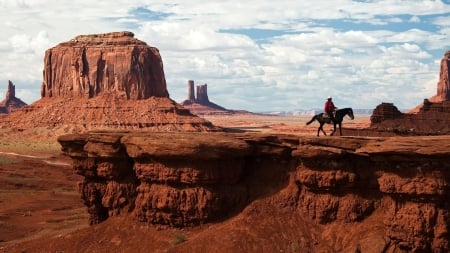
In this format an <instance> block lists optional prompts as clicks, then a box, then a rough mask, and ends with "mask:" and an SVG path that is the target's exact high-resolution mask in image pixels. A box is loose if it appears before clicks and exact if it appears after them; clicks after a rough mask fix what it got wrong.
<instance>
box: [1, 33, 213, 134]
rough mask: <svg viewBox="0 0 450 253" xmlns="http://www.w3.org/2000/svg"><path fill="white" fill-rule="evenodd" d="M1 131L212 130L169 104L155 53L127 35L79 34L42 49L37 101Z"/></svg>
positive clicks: (9, 119)
mask: <svg viewBox="0 0 450 253" xmlns="http://www.w3.org/2000/svg"><path fill="white" fill-rule="evenodd" d="M1 127H2V128H13V129H17V130H20V131H21V132H23V131H24V130H27V129H38V128H44V129H53V130H55V131H57V130H61V129H63V130H61V132H83V131H88V130H94V129H97V130H108V129H146V130H151V131H179V130H184V131H211V130H216V129H217V128H216V127H214V126H213V125H212V124H211V123H210V122H208V121H206V120H204V119H202V118H199V117H197V116H194V115H192V114H191V113H190V112H189V110H187V109H185V108H183V107H182V106H180V105H179V104H177V103H176V102H175V101H173V100H172V99H170V97H169V93H168V91H167V88H166V80H165V76H164V70H163V62H162V59H161V55H160V53H159V50H158V49H157V48H155V47H150V46H148V45H147V44H146V43H145V42H143V41H140V40H138V39H136V38H134V34H133V33H131V32H113V33H106V34H93V35H79V36H76V37H75V38H73V39H71V40H70V41H67V42H63V43H60V44H59V45H57V46H55V47H53V48H50V49H48V50H47V51H46V52H45V59H44V70H43V81H42V85H41V99H39V100H38V101H36V102H34V103H32V104H31V105H29V106H26V107H24V108H22V109H21V110H18V111H16V112H15V113H12V114H10V115H9V116H7V117H5V118H3V119H2V121H1ZM34 132H36V131H34Z"/></svg>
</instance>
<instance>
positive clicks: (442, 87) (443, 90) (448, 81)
mask: <svg viewBox="0 0 450 253" xmlns="http://www.w3.org/2000/svg"><path fill="white" fill-rule="evenodd" d="M449 65H450V51H446V52H445V54H444V58H442V60H441V70H440V72H439V81H438V84H437V94H436V95H435V96H434V97H432V98H430V101H431V102H443V101H449V100H450V72H449Z"/></svg>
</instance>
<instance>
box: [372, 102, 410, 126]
mask: <svg viewBox="0 0 450 253" xmlns="http://www.w3.org/2000/svg"><path fill="white" fill-rule="evenodd" d="M402 116H403V113H401V112H400V111H399V110H398V109H397V107H396V106H395V105H394V104H393V103H381V104H379V105H378V106H377V107H376V108H375V109H374V110H373V112H372V115H371V116H370V122H371V123H372V124H375V123H380V122H382V121H385V120H391V119H398V118H401V117H402Z"/></svg>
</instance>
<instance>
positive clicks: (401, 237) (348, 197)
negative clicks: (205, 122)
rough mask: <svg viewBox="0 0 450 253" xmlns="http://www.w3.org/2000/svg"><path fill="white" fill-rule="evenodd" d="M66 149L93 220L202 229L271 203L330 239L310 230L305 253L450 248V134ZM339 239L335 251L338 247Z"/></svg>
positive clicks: (108, 143) (156, 139)
mask: <svg viewBox="0 0 450 253" xmlns="http://www.w3.org/2000/svg"><path fill="white" fill-rule="evenodd" d="M418 138H419V139H418ZM161 140H163V141H161ZM59 142H60V144H61V145H62V147H63V152H64V153H65V154H66V155H69V156H71V157H72V159H73V161H74V169H75V171H76V172H77V173H78V174H81V175H84V176H85V180H84V182H83V183H82V184H81V189H80V190H81V192H82V198H83V199H84V200H85V203H86V205H87V206H88V210H89V212H90V214H91V222H93V223H95V222H99V221H101V220H103V219H106V218H108V217H109V216H114V215H119V214H122V213H132V214H133V215H134V216H135V217H137V218H138V219H139V220H140V221H142V222H145V223H152V224H164V225H169V226H177V227H178V226H181V227H184V226H193V225H200V224H204V223H207V222H212V221H216V220H223V219H226V218H228V217H229V216H230V215H232V214H234V213H237V212H240V211H242V210H243V208H244V207H245V206H246V205H249V204H250V203H252V202H257V200H258V199H260V198H263V199H267V196H268V195H271V196H277V197H273V198H272V197H271V198H269V200H267V201H266V202H264V203H266V204H267V205H270V206H273V207H276V206H278V207H279V208H282V209H283V210H284V211H283V215H288V216H289V217H291V218H292V220H298V221H302V223H299V224H297V227H302V226H303V222H309V223H310V224H311V225H310V227H312V226H316V228H317V231H327V232H326V233H325V234H323V235H322V232H317V233H316V234H314V235H312V234H311V235H309V234H304V233H303V232H302V240H303V241H302V244H301V245H302V246H304V248H302V250H305V252H358V251H359V252H366V250H369V249H370V250H372V251H368V252H405V251H408V252H447V251H449V250H450V238H449V237H448V233H449V227H450V223H449V220H448V215H449V214H450V208H449V206H448V205H447V204H446V200H447V199H448V196H449V187H448V185H449V183H450V182H449V180H448V179H449V178H450V174H449V173H450V164H449V163H448V161H447V160H448V156H449V155H450V148H449V146H448V143H449V142H450V137H448V136H439V137H400V138H399V137H391V138H375V139H374V138H340V139H336V138H332V137H330V138H326V137H321V138H306V139H298V137H295V136H281V135H280V136H271V135H262V134H224V133H212V134H211V133H195V134H194V133H191V134H185V133H109V134H108V133H90V134H84V135H66V136H61V137H60V138H59ZM418 143H420V145H417V144H418ZM119 160H120V161H123V162H122V163H121V164H120V165H116V163H117V162H118V161H119ZM260 208H262V209H265V208H266V209H267V207H262V206H260ZM246 209H247V208H246ZM261 211H262V210H261ZM246 212H253V213H255V217H258V218H257V219H258V221H260V222H262V223H261V224H270V222H269V221H268V220H267V219H270V220H277V216H270V217H267V216H261V217H259V216H258V215H257V214H258V213H259V212H260V209H258V208H256V207H255V205H252V207H251V208H249V210H246ZM299 217H302V218H299ZM280 219H281V220H286V219H283V218H282V217H280ZM289 220H291V219H289ZM239 222H246V220H245V219H240V220H239ZM267 222H269V223H267ZM258 224H259V223H258ZM286 225H287V224H286ZM290 225H292V226H295V224H290ZM212 226H213V225H212ZM262 226H263V225H262ZM344 226H345V227H351V228H352V234H353V235H358V236H349V234H347V232H346V231H343V230H342V227H344ZM240 228H241V229H250V231H251V228H243V227H240ZM303 231H305V230H303ZM308 238H309V239H308ZM258 239H260V238H258ZM331 240H334V241H336V242H339V243H338V244H335V248H331V249H330V248H329V247H330V244H329V242H330V241H331ZM230 243H232V242H230ZM272 246H273V245H272ZM266 247H271V246H266ZM336 247H337V248H336ZM268 249H272V250H268ZM363 249H366V250H363ZM274 250H276V248H275V247H272V248H266V251H267V252H273V251H274ZM219 251H220V250H219ZM194 252H195V251H194Z"/></svg>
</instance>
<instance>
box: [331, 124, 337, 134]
mask: <svg viewBox="0 0 450 253" xmlns="http://www.w3.org/2000/svg"><path fill="white" fill-rule="evenodd" d="M334 132H336V123H333V131H332V132H331V134H330V135H331V136H333V134H334Z"/></svg>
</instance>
